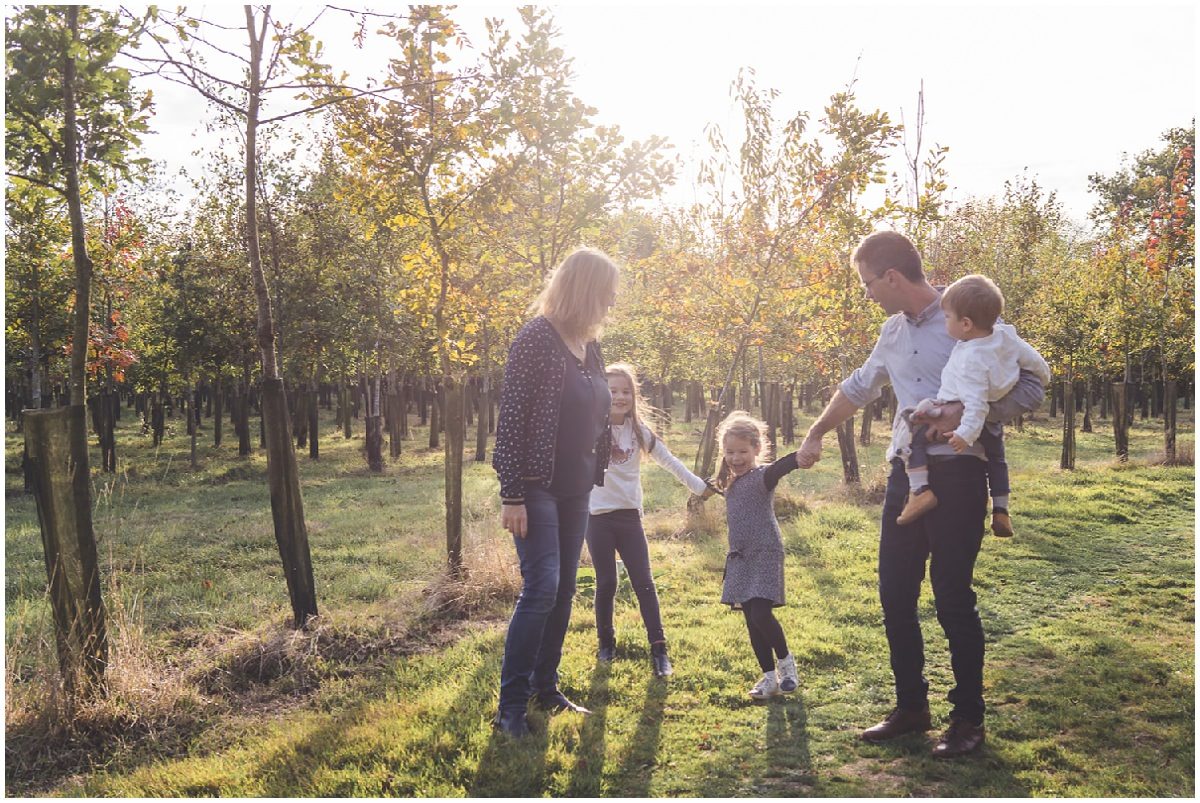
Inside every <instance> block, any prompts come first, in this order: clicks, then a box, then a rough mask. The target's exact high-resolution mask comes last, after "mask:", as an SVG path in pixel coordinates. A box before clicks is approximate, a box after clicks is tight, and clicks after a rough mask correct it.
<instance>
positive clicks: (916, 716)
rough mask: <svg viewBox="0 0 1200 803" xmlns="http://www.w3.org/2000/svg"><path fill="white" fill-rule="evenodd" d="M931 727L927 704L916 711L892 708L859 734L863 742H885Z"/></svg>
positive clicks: (921, 731)
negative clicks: (883, 716)
mask: <svg viewBox="0 0 1200 803" xmlns="http://www.w3.org/2000/svg"><path fill="white" fill-rule="evenodd" d="M932 727H933V723H932V722H931V721H930V720H929V706H928V705H926V706H925V707H924V708H921V709H919V710H916V711H911V710H909V709H906V708H893V709H892V713H890V714H888V715H887V718H886V719H885V720H883V722H880V723H879V724H878V725H872V726H871V727H869V728H867V729H866V730H865V731H863V732H862V733H861V734H859V738H861V739H862V740H863V741H864V742H886V741H887V740H888V739H895V738H896V737H897V736H903V735H904V734H906V733H923V732H924V731H927V730H929V729H930V728H932Z"/></svg>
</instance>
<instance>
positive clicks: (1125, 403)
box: [1112, 382, 1131, 463]
mask: <svg viewBox="0 0 1200 803" xmlns="http://www.w3.org/2000/svg"><path fill="white" fill-rule="evenodd" d="M1130 388H1131V385H1130V384H1129V383H1127V382H1114V383H1113V384H1112V408H1113V409H1112V422H1113V437H1114V440H1115V441H1116V451H1117V460H1119V461H1120V462H1122V463H1125V462H1127V461H1128V460H1129V393H1130Z"/></svg>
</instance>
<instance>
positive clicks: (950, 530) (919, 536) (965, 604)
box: [879, 456, 987, 723]
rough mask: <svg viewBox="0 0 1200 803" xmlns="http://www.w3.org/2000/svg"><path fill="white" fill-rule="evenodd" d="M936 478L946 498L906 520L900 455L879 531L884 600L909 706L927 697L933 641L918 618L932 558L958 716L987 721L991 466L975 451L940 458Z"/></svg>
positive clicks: (899, 690)
mask: <svg viewBox="0 0 1200 803" xmlns="http://www.w3.org/2000/svg"><path fill="white" fill-rule="evenodd" d="M929 485H930V487H931V488H932V489H933V492H934V493H936V494H937V497H938V506H937V507H936V508H934V509H933V510H931V511H930V512H928V513H926V514H925V515H924V516H922V517H921V518H920V519H918V520H917V521H915V522H913V523H911V524H909V525H906V526H903V527H901V526H900V525H898V524H896V517H897V516H898V515H899V514H900V511H901V510H902V509H903V507H904V500H905V497H906V496H907V495H908V475H907V474H905V472H904V464H903V463H902V462H901V461H900V460H894V461H893V463H892V473H891V476H890V477H889V478H888V485H887V494H886V496H885V497H884V502H883V523H882V528H881V533H880V539H879V600H880V602H881V603H882V605H883V622H884V630H885V631H886V633H887V640H888V649H889V651H890V652H891V663H892V674H893V676H894V677H895V681H896V703H897V705H898V706H900V707H901V708H905V709H919V708H922V707H924V706H925V705H926V703H927V702H928V696H929V683H928V682H927V681H926V680H925V675H924V669H925V645H924V641H923V640H922V637H921V624H920V621H919V620H918V618H917V598H918V597H919V595H920V593H921V583H922V582H923V581H924V579H925V561H926V559H928V560H929V579H930V584H931V585H932V587H933V600H934V606H935V608H936V609H937V618H938V622H939V623H940V624H941V626H942V630H943V632H945V634H946V638H947V640H948V641H949V643H950V666H951V669H952V670H953V672H954V688H953V689H951V691H950V694H949V697H948V699H949V700H950V703H951V705H952V706H953V709H952V710H951V712H950V715H951V716H952V717H958V718H962V719H966V720H969V721H971V722H974V723H982V722H983V713H984V704H983V625H982V623H981V622H980V620H979V611H978V609H976V607H975V590H974V589H973V588H972V587H971V584H972V582H973V580H974V572H975V558H976V557H977V556H978V555H979V546H980V544H981V543H982V540H983V520H984V513H985V511H986V509H987V466H986V464H985V463H984V462H983V461H982V460H979V459H978V458H975V457H966V456H963V457H952V458H949V459H944V460H943V459H934V460H932V461H931V462H930V464H929Z"/></svg>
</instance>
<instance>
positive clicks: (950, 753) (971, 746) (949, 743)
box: [933, 719, 983, 758]
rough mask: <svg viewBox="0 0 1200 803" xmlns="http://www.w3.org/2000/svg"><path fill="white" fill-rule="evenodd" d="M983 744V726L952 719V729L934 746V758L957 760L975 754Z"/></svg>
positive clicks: (948, 729)
mask: <svg viewBox="0 0 1200 803" xmlns="http://www.w3.org/2000/svg"><path fill="white" fill-rule="evenodd" d="M981 744H983V725H976V724H974V723H971V722H967V721H966V720H965V719H951V720H950V727H949V728H947V729H946V732H945V733H944V734H942V738H941V739H939V740H938V743H937V744H935V745H934V746H933V757H934V758H956V757H958V756H965V755H966V754H967V753H973V752H975V751H976V750H978V749H979V745H981Z"/></svg>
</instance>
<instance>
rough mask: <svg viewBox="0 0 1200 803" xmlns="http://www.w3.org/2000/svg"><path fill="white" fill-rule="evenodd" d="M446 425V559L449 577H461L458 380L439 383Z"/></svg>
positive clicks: (462, 433)
mask: <svg viewBox="0 0 1200 803" xmlns="http://www.w3.org/2000/svg"><path fill="white" fill-rule="evenodd" d="M442 398H443V399H444V404H445V408H446V410H445V416H444V418H445V421H446V458H445V464H446V556H447V559H448V561H449V564H450V574H451V575H452V576H455V577H458V576H461V575H462V573H463V563H462V475H463V442H464V441H465V439H466V423H465V412H466V410H465V407H466V405H465V394H464V392H463V383H462V381H461V380H459V379H457V378H455V377H451V376H447V377H443V379H442Z"/></svg>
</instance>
